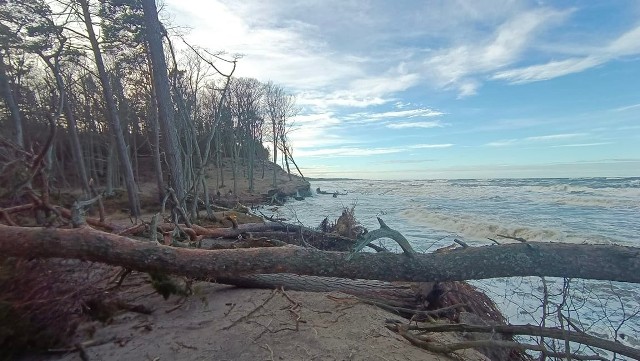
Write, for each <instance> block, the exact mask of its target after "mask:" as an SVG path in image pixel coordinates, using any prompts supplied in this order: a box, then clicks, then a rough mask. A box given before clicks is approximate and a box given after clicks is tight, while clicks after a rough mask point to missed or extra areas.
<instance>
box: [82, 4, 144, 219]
mask: <svg viewBox="0 0 640 361" xmlns="http://www.w3.org/2000/svg"><path fill="white" fill-rule="evenodd" d="M78 2H79V3H80V6H81V8H82V15H83V20H84V24H85V26H86V29H87V35H88V38H89V41H90V43H91V49H92V51H93V55H94V58H95V62H96V68H97V69H98V76H99V78H100V83H101V85H102V91H103V93H104V100H105V103H106V108H107V114H106V115H107V119H108V120H109V128H110V129H111V132H112V134H113V137H114V138H115V141H116V144H117V147H116V148H117V151H118V156H119V160H120V164H121V167H122V171H123V173H124V174H123V175H124V179H125V186H126V188H127V195H128V197H129V208H130V212H131V215H133V216H135V217H137V216H139V215H140V200H139V199H138V189H137V186H136V182H135V178H134V175H133V167H132V166H131V159H130V158H129V154H128V151H127V144H126V143H125V140H124V135H123V133H122V125H121V123H120V117H119V116H118V110H117V108H116V104H115V102H114V95H113V91H112V89H111V84H110V83H109V76H108V74H107V70H106V68H105V65H104V60H103V59H102V53H101V51H100V45H99V44H98V39H97V37H96V34H95V32H94V30H93V23H92V21H91V12H90V11H89V3H88V0H78ZM154 6H155V4H154Z"/></svg>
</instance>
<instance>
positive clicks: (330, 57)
mask: <svg viewBox="0 0 640 361" xmlns="http://www.w3.org/2000/svg"><path fill="white" fill-rule="evenodd" d="M166 10H167V14H168V16H169V17H170V19H171V22H172V23H173V24H175V25H179V26H187V27H188V28H189V30H188V34H187V36H186V37H187V38H188V39H189V41H190V42H192V43H194V44H197V45H199V46H202V47H206V48H208V49H211V50H225V51H227V52H229V53H240V54H242V55H243V58H242V59H241V61H240V62H239V66H238V69H237V75H239V76H249V77H255V78H258V79H259V80H261V81H265V82H266V81H269V80H272V81H274V82H275V83H278V84H280V85H282V86H284V87H285V88H286V89H287V90H288V91H289V92H291V93H293V94H296V95H297V104H298V106H299V107H300V109H301V111H300V114H299V115H298V116H297V117H296V118H295V127H294V128H295V129H293V130H292V131H291V133H290V135H289V137H290V139H291V142H292V144H293V148H294V157H295V159H296V161H297V162H298V164H299V165H300V166H301V168H302V170H303V172H304V173H305V175H307V176H312V177H352V178H373V179H422V178H497V177H578V176H640V145H639V143H640V2H639V1H635V0H633V1H623V0H615V1H588V0H584V1H506V0H505V1H499V0H496V1H476V0H468V1H462V0H459V1H455V0H442V1H409V0H406V1H383V0H379V1H348V0H298V1H296V0H270V1H261V0H243V1H231V0H229V1H210V0H188V1H184V0H166Z"/></svg>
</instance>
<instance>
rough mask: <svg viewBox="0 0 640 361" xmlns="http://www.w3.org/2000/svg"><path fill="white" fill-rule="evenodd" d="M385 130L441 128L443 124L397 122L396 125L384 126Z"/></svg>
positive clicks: (434, 122) (437, 122) (435, 122)
mask: <svg viewBox="0 0 640 361" xmlns="http://www.w3.org/2000/svg"><path fill="white" fill-rule="evenodd" d="M386 127H387V128H391V129H406V128H442V127H444V124H442V123H441V122H439V121H433V122H397V123H389V124H387V125H386Z"/></svg>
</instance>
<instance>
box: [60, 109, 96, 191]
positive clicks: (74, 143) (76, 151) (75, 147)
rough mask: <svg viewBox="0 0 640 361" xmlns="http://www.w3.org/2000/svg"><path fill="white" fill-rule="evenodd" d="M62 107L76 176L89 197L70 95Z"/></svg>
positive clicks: (87, 178) (87, 179) (87, 181)
mask: <svg viewBox="0 0 640 361" xmlns="http://www.w3.org/2000/svg"><path fill="white" fill-rule="evenodd" d="M64 109H65V115H66V118H67V125H68V126H69V135H70V143H71V153H72V154H73V158H74V160H75V161H76V165H77V167H78V168H77V169H78V176H79V177H80V183H81V184H82V190H83V191H84V192H85V194H86V196H87V198H90V196H91V189H90V188H89V177H87V170H86V168H85V166H84V158H83V156H82V146H81V145H80V138H79V137H78V125H77V123H76V118H75V115H74V114H73V109H72V107H71V97H70V96H68V97H67V101H66V102H65V103H64Z"/></svg>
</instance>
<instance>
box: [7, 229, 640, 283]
mask: <svg viewBox="0 0 640 361" xmlns="http://www.w3.org/2000/svg"><path fill="white" fill-rule="evenodd" d="M0 254H2V255H5V256H14V257H23V258H54V257H55V258H73V259H81V260H86V261H95V262H102V263H107V264H111V265H117V266H122V267H126V268H130V269H134V270H138V271H144V272H152V271H162V272H167V273H173V274H177V275H184V276H189V277H192V278H196V279H206V280H212V279H216V278H234V277H238V276H246V275H251V274H272V273H295V274H299V275H311V276H323V277H340V278H354V279H355V278H362V279H377V280H382V281H411V282H432V281H460V280H471V279H486V278H496V277H514V276H550V277H569V278H585V279H598V280H610V281H621V282H633V283H640V248H635V247H623V246H616V245H588V244H564V243H534V242H528V243H517V244H507V245H501V246H484V247H468V248H462V249H458V250H454V251H450V252H443V253H430V254H415V255H413V256H407V255H405V254H394V253H386V252H383V253H377V254H371V253H358V254H356V255H355V256H354V257H353V258H352V259H351V260H347V259H346V258H347V255H348V253H345V252H327V251H320V250H317V249H313V248H302V247H296V246H286V247H267V248H248V249H231V250H214V251H209V250H202V249H188V248H175V247H169V246H162V245H158V244H156V243H155V242H153V243H152V242H144V241H137V240H133V239H130V238H127V237H123V236H117V235H114V234H110V233H105V232H102V231H97V230H95V229H92V228H89V227H83V228H76V229H53V228H40V227H33V228H28V227H14V226H5V225H0Z"/></svg>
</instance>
